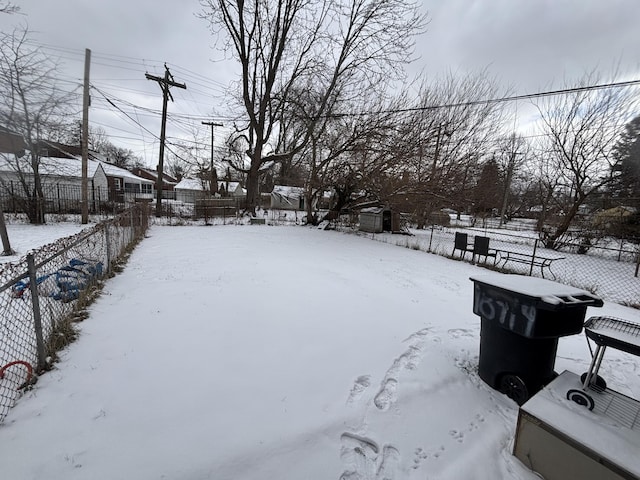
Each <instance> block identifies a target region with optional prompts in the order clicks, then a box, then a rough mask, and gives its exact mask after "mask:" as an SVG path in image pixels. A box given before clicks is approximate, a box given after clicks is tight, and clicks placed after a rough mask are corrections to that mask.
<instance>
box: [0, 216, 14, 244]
mask: <svg viewBox="0 0 640 480" xmlns="http://www.w3.org/2000/svg"><path fill="white" fill-rule="evenodd" d="M0 238H2V255H13V254H14V253H15V252H14V251H13V250H12V249H11V243H10V242H9V234H8V233H7V224H6V223H5V221H4V211H3V210H2V209H1V208H0Z"/></svg>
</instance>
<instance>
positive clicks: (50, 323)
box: [0, 203, 149, 422]
mask: <svg viewBox="0 0 640 480" xmlns="http://www.w3.org/2000/svg"><path fill="white" fill-rule="evenodd" d="M148 218H149V208H148V204H146V203H141V204H136V205H134V206H132V207H131V208H129V209H128V210H126V211H125V212H123V213H121V214H120V215H118V216H116V217H115V218H112V219H110V220H106V221H103V222H101V223H99V224H97V225H95V226H94V227H91V228H89V229H87V230H84V231H82V232H80V233H78V234H76V235H74V236H71V237H66V238H63V239H60V240H58V241H56V242H54V243H51V244H49V245H46V246H44V247H42V248H39V249H37V250H34V251H32V252H30V253H29V254H28V255H27V256H26V257H25V258H24V259H22V260H21V261H19V262H15V263H7V264H3V265H2V266H0V422H2V420H3V419H4V417H5V416H6V415H7V412H8V411H9V409H10V408H11V407H12V406H13V405H14V403H15V401H16V399H17V398H18V397H19V396H20V393H21V391H22V390H23V389H25V388H29V386H30V385H31V384H32V383H33V382H34V381H35V379H36V378H37V374H38V373H40V372H42V371H44V370H47V369H48V368H49V367H50V365H51V363H52V361H53V360H54V359H55V355H56V352H57V351H58V350H59V349H60V348H62V347H63V346H65V345H66V344H68V343H69V342H70V341H72V340H73V338H74V335H75V334H74V332H75V330H74V328H73V322H74V321H77V320H79V319H82V318H84V315H85V307H86V306H87V305H88V304H89V303H90V302H91V301H92V300H93V298H94V296H95V295H96V293H97V288H96V287H97V286H98V284H99V282H100V281H101V279H102V278H104V277H105V276H108V275H110V274H112V272H113V271H114V269H115V268H117V265H118V263H119V262H120V261H121V259H122V258H123V257H124V256H125V255H126V254H127V253H128V252H129V251H130V250H131V249H132V248H133V246H135V245H136V244H137V243H138V241H139V240H140V239H141V238H142V237H143V236H144V233H145V232H146V230H147V228H148Z"/></svg>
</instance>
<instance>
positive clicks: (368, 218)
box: [360, 207, 400, 233]
mask: <svg viewBox="0 0 640 480" xmlns="http://www.w3.org/2000/svg"><path fill="white" fill-rule="evenodd" d="M360 231H362V232H369V233H382V232H392V233H393V232H399V231H400V214H399V213H398V212H394V211H393V210H391V209H390V208H384V207H371V208H364V209H362V210H360Z"/></svg>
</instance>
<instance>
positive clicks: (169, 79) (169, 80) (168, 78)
mask: <svg viewBox="0 0 640 480" xmlns="http://www.w3.org/2000/svg"><path fill="white" fill-rule="evenodd" d="M144 76H145V77H146V78H147V80H153V81H155V82H158V85H160V88H161V89H162V126H161V127H160V155H159V159H158V168H157V171H158V178H157V180H156V217H161V216H162V177H163V175H164V139H165V133H166V128H167V102H168V100H169V98H170V99H171V101H172V102H173V96H172V95H171V92H170V91H169V87H177V88H183V89H185V90H186V89H187V86H186V85H185V84H184V83H178V82H176V81H174V79H173V75H171V72H169V68H168V67H167V65H166V64H165V65H164V78H163V77H156V76H155V75H149V74H148V73H145V74H144Z"/></svg>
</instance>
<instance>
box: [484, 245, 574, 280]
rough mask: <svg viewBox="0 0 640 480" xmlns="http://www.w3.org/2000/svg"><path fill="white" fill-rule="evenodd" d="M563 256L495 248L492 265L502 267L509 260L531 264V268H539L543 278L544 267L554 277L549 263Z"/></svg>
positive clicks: (561, 258)
mask: <svg viewBox="0 0 640 480" xmlns="http://www.w3.org/2000/svg"><path fill="white" fill-rule="evenodd" d="M564 258H565V257H547V256H544V255H539V254H537V253H536V254H535V255H534V254H532V253H526V252H515V251H513V250H502V249H496V258H495V262H494V265H495V266H496V267H499V268H504V267H505V265H506V264H507V263H509V262H513V263H522V264H525V265H531V270H533V267H539V268H540V274H541V275H542V278H545V276H544V272H545V269H547V270H548V272H549V273H550V274H551V276H552V277H553V278H554V279H555V277H556V276H555V274H554V273H553V271H552V270H551V265H552V264H553V262H555V261H557V260H563V259H564Z"/></svg>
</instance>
